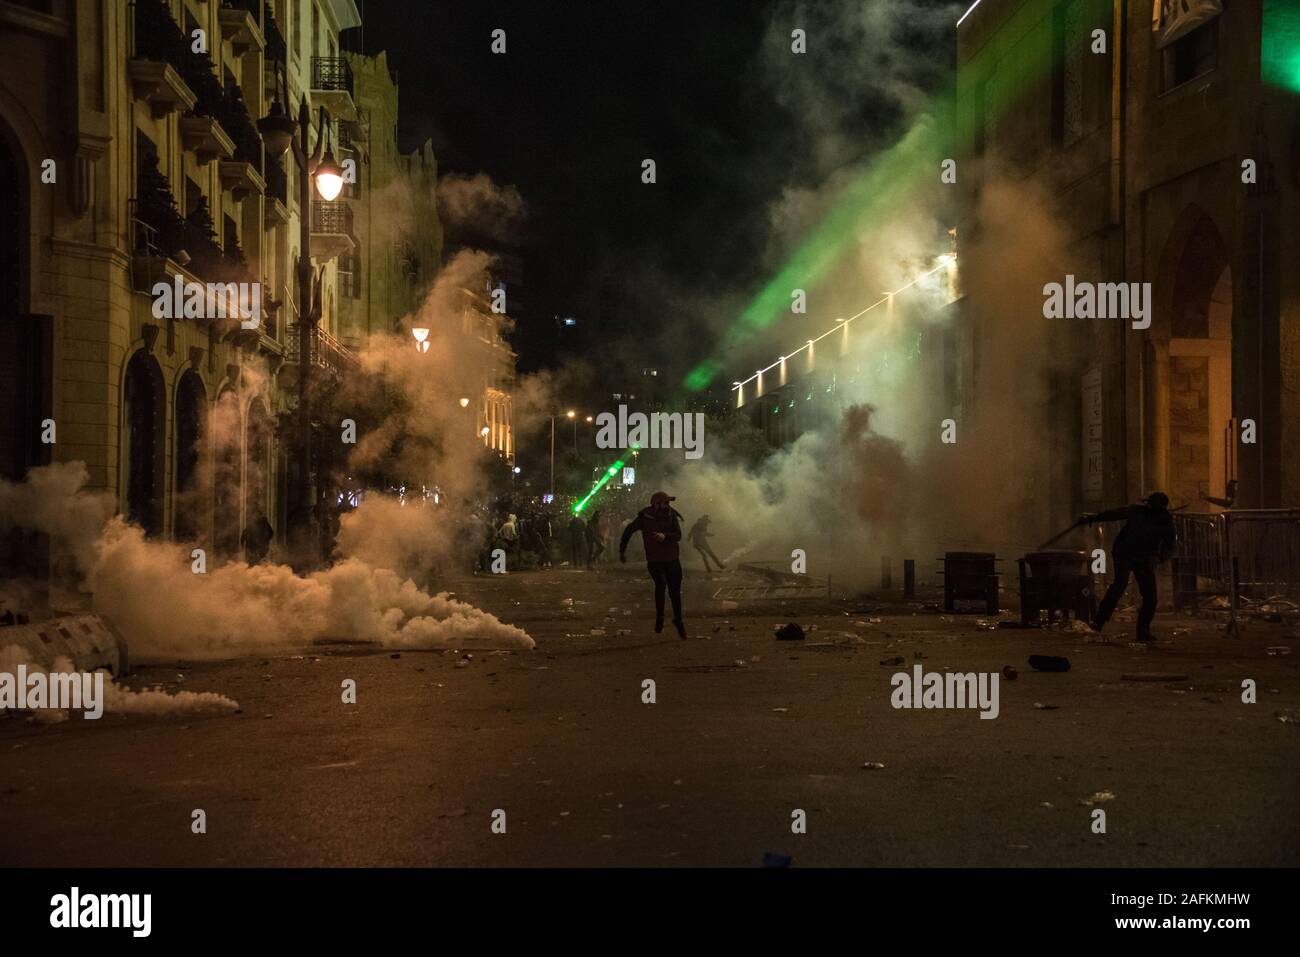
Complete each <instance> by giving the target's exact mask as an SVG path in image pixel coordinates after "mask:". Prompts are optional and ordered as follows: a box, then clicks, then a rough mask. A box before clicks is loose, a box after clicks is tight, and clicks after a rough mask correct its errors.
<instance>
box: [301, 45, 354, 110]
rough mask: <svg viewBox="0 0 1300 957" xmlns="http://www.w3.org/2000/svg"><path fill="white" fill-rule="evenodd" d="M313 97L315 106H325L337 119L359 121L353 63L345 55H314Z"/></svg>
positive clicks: (312, 72)
mask: <svg viewBox="0 0 1300 957" xmlns="http://www.w3.org/2000/svg"><path fill="white" fill-rule="evenodd" d="M311 98H312V104H313V105H314V106H324V107H325V108H326V109H327V110H329V112H330V115H331V116H333V117H335V118H336V119H341V120H344V121H346V122H348V123H355V122H357V104H356V101H355V100H354V99H353V81H352V65H351V64H350V63H348V61H347V60H346V59H344V58H343V57H338V56H314V57H312V58H311Z"/></svg>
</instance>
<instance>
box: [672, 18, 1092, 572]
mask: <svg viewBox="0 0 1300 957" xmlns="http://www.w3.org/2000/svg"><path fill="white" fill-rule="evenodd" d="M792 9H797V10H798V11H800V12H802V14H803V15H804V16H805V17H806V18H807V19H808V21H809V23H813V24H818V23H820V24H821V28H820V29H817V28H815V27H809V28H808V29H809V35H810V37H813V38H818V37H820V38H821V42H831V43H834V42H836V41H835V40H834V37H835V36H837V35H839V34H837V33H836V31H837V30H838V31H841V32H842V31H844V30H848V31H850V34H848V35H851V36H853V37H854V39H853V46H854V48H855V49H857V48H858V46H860V45H861V44H862V43H869V44H871V45H873V48H875V49H877V52H878V55H877V56H875V57H865V58H863V57H859V58H858V59H856V60H853V61H851V62H849V63H847V64H846V65H845V66H844V69H847V70H849V71H851V72H852V71H856V72H859V73H862V76H861V77H858V78H856V79H853V80H852V83H853V86H854V88H855V89H859V90H867V91H874V93H872V95H874V96H875V97H876V99H877V100H878V101H880V103H881V104H882V106H881V110H882V112H883V113H884V114H885V115H889V114H890V113H893V114H896V115H897V117H898V122H897V123H896V124H892V125H889V124H887V125H889V126H890V128H892V129H893V131H894V132H893V136H892V138H891V139H889V140H885V139H880V138H877V139H876V140H875V141H874V142H873V143H871V146H870V152H869V154H868V155H865V156H863V155H861V153H860V151H861V149H862V148H863V144H864V135H866V134H864V133H863V130H862V129H861V126H860V125H855V114H854V112H853V111H852V110H846V108H845V106H844V103H843V102H842V98H841V99H839V100H837V90H839V89H840V87H841V84H843V83H849V82H850V80H847V79H843V78H841V77H839V76H837V75H835V73H834V71H830V72H826V71H818V70H809V69H805V68H804V67H803V64H801V63H800V64H798V65H797V67H796V66H795V65H793V64H794V61H797V60H798V58H794V59H793V60H792V58H791V57H790V55H789V49H788V44H789V23H791V22H794V21H792V20H790V19H789V18H788V17H785V18H783V17H775V18H774V20H773V27H772V33H771V35H770V36H769V39H768V42H767V44H766V45H765V49H766V50H767V55H766V56H765V58H764V60H763V66H762V71H761V72H762V74H763V75H764V76H766V77H768V78H769V82H770V83H771V84H772V86H773V88H775V89H778V90H780V91H781V92H780V94H779V99H780V101H781V102H782V103H783V105H785V106H786V107H787V108H788V110H789V112H790V114H791V115H792V116H793V117H796V118H798V121H799V122H801V123H803V124H804V132H805V134H806V136H807V138H808V142H809V153H810V156H811V157H812V158H813V161H814V166H815V168H817V169H818V170H819V171H820V172H821V173H822V174H823V175H822V178H821V179H820V180H819V182H818V184H817V185H815V186H810V185H807V184H806V183H804V182H797V183H791V184H790V185H789V186H787V187H786V188H785V189H784V190H782V191H781V192H780V194H779V195H778V196H777V197H776V198H775V199H774V200H773V201H772V202H771V203H770V205H769V208H768V213H769V215H768V222H769V225H770V229H771V236H770V242H769V248H770V250H771V253H770V259H771V264H772V269H773V272H776V271H777V270H778V268H779V267H780V265H781V264H782V263H783V262H788V261H790V257H791V256H792V255H795V254H796V253H797V252H798V250H799V246H800V244H801V243H803V242H806V240H807V237H808V236H809V234H810V233H815V231H816V229H817V227H818V225H819V224H820V223H823V222H825V221H826V219H827V218H828V217H830V216H836V217H839V218H840V219H842V220H845V221H847V222H848V223H849V227H848V228H846V229H844V230H843V231H842V241H840V242H837V243H836V244H835V245H834V246H833V247H832V248H831V249H830V250H829V251H823V250H818V251H817V255H816V256H815V257H812V258H811V259H810V260H809V261H811V262H813V263H815V264H817V265H818V267H819V268H820V272H819V273H818V274H816V275H810V276H809V277H808V279H809V281H807V282H792V283H790V285H791V286H792V288H791V289H788V290H785V289H783V290H782V295H783V296H784V301H783V304H784V310H783V311H774V312H773V315H772V317H771V321H770V323H769V324H768V325H766V326H765V327H764V328H762V329H761V330H758V331H756V332H755V333H754V334H751V335H749V336H747V337H746V339H745V341H743V342H742V343H740V345H739V346H738V347H737V348H736V350H735V351H732V352H728V353H727V355H726V356H725V357H724V359H723V363H724V366H725V369H726V372H727V375H726V380H727V381H728V382H730V381H731V380H733V379H734V380H741V379H746V378H748V377H749V376H750V375H751V374H752V370H753V369H757V368H763V367H766V366H767V365H769V364H770V363H772V362H773V361H774V360H775V359H777V358H778V357H779V356H781V355H788V354H789V353H790V352H791V351H792V350H794V349H797V348H799V347H800V346H802V345H803V344H804V343H805V342H806V341H807V340H808V339H810V338H814V337H816V336H818V335H820V334H821V333H823V332H825V331H826V330H827V329H828V328H831V327H833V326H835V321H836V319H837V318H843V317H847V316H851V315H854V314H856V313H857V312H859V311H860V310H861V309H863V308H864V307H865V306H868V305H870V304H871V303H874V302H876V301H877V300H879V299H881V298H882V296H883V295H884V294H885V293H886V292H887V291H889V290H893V289H897V288H899V287H901V286H903V285H904V284H906V283H908V282H910V281H911V280H912V279H913V278H915V277H916V276H918V275H919V274H921V273H924V272H927V271H929V270H931V269H934V268H935V266H936V265H938V264H940V263H941V262H942V260H941V259H940V258H939V257H940V256H941V255H942V254H944V253H946V252H947V251H948V242H949V239H948V235H947V229H948V228H949V227H951V226H953V225H955V223H956V220H957V213H958V204H959V203H960V202H961V201H962V199H969V197H970V196H971V194H972V191H971V185H972V184H974V183H977V182H979V183H981V188H980V189H979V191H978V199H977V202H976V204H975V207H974V208H973V209H971V210H969V212H970V213H971V214H972V217H973V220H974V221H977V222H979V224H980V229H979V230H978V232H977V234H975V235H970V236H961V237H959V238H960V247H959V253H960V254H961V259H960V260H959V262H958V263H957V270H958V271H959V279H957V276H953V277H949V276H947V275H946V273H947V270H945V269H940V270H939V271H938V272H936V273H935V274H934V276H932V277H930V278H928V279H926V280H922V281H921V282H920V283H918V284H917V285H916V286H914V287H912V288H911V289H909V290H908V291H907V292H905V293H902V294H900V295H898V296H897V297H895V299H894V301H893V302H892V303H890V304H887V305H882V306H880V307H878V308H876V309H875V310H874V311H872V312H870V313H869V314H867V315H865V316H863V317H862V318H861V319H858V320H856V321H855V322H853V324H852V326H851V329H850V331H849V333H848V339H847V347H846V348H847V353H846V354H844V355H841V350H842V349H843V348H845V346H844V341H845V340H844V339H843V338H842V337H841V335H840V334H839V333H836V334H833V335H831V336H828V337H826V338H825V339H822V340H821V341H820V342H818V343H817V346H816V357H817V363H816V368H817V373H816V375H814V376H811V377H806V376H804V370H805V368H806V365H805V364H806V362H807V352H802V353H799V354H798V355H797V356H795V357H793V358H791V359H789V360H788V361H787V363H786V365H787V369H786V374H787V376H788V379H789V381H790V382H792V383H796V387H795V388H793V389H790V390H788V391H787V392H786V393H785V399H783V401H786V400H788V399H789V398H791V397H793V398H794V399H795V400H796V401H797V403H798V404H802V403H804V402H806V401H809V400H808V396H809V395H810V393H812V391H813V389H814V388H816V389H818V390H819V393H818V394H817V395H813V396H812V400H813V401H812V405H813V407H814V408H818V407H819V408H820V410H821V411H820V417H819V418H818V419H817V420H816V421H817V424H815V425H814V426H812V427H811V428H807V430H806V431H804V432H803V434H801V435H800V436H799V437H798V438H797V439H795V440H794V441H792V442H788V443H787V444H785V445H784V446H783V447H781V448H780V449H777V450H775V451H773V452H771V454H769V455H766V456H763V457H755V456H753V455H742V454H736V452H735V451H734V449H736V448H752V445H753V443H752V441H748V440H746V439H744V438H743V437H742V436H741V435H740V433H743V432H745V431H746V430H747V429H749V426H748V425H747V419H748V415H747V410H741V411H740V412H739V413H736V414H733V415H731V416H729V417H728V418H726V419H724V420H722V421H717V422H711V423H710V429H711V432H710V434H709V438H708V440H707V442H706V454H705V457H704V459H703V460H702V461H699V462H689V463H681V464H679V465H674V466H673V468H674V469H675V471H674V472H673V473H672V474H671V477H670V478H668V479H666V482H668V483H671V487H672V491H673V492H674V494H676V495H678V497H679V499H678V502H677V503H676V504H677V505H678V506H680V508H681V510H682V511H683V512H684V513H686V517H687V522H688V525H689V523H690V522H693V521H694V519H695V518H696V517H697V516H698V515H700V514H702V513H708V514H709V515H710V516H711V518H712V519H713V523H712V529H713V532H714V534H715V536H716V538H715V542H716V543H717V545H716V546H715V547H717V548H718V551H719V554H721V555H723V556H724V558H725V557H726V556H727V554H728V552H730V553H731V558H732V559H736V558H740V559H742V560H768V561H775V562H778V563H788V562H789V561H790V553H791V550H792V549H794V548H803V549H804V550H805V551H806V552H807V554H808V571H809V573H810V574H814V575H825V574H828V573H829V574H831V575H833V576H834V577H835V579H836V580H837V581H841V582H845V583H851V584H858V585H867V584H869V583H872V582H873V581H875V580H877V579H876V574H877V569H878V567H879V566H878V564H877V561H876V559H877V557H878V556H881V555H887V556H890V557H892V558H893V559H894V561H895V562H898V561H900V560H901V559H902V558H904V557H911V558H916V559H918V560H919V561H920V562H921V567H922V568H923V569H928V568H929V567H931V566H930V564H929V563H930V561H931V560H932V559H935V558H937V557H938V556H940V555H941V554H942V552H943V551H944V550H945V549H965V548H979V549H987V550H994V551H997V552H998V553H999V554H1002V555H1004V556H1008V557H1009V556H1011V555H1012V554H1020V553H1022V552H1023V551H1024V550H1026V549H1028V548H1032V547H1033V544H1034V543H1035V542H1037V541H1040V540H1041V539H1043V538H1046V537H1047V536H1048V535H1049V534H1050V533H1051V532H1052V531H1055V530H1056V527H1057V526H1059V525H1063V524H1066V523H1067V522H1068V519H1069V517H1070V516H1069V515H1068V512H1067V511H1065V510H1066V509H1068V507H1069V502H1068V496H1061V498H1062V499H1063V500H1064V501H1060V502H1057V503H1056V504H1055V505H1053V504H1052V503H1051V502H1050V495H1045V494H1044V492H1045V491H1047V490H1050V488H1051V483H1052V482H1053V481H1055V480H1060V481H1061V482H1062V486H1061V487H1063V488H1068V487H1069V485H1068V483H1066V481H1065V480H1066V479H1068V476H1060V475H1057V474H1056V473H1055V472H1053V471H1052V468H1053V467H1052V465H1051V463H1052V461H1053V457H1054V456H1055V457H1056V460H1057V461H1060V460H1061V457H1062V455H1063V454H1064V453H1062V451H1061V450H1062V449H1063V448H1064V449H1065V450H1066V452H1067V453H1068V445H1067V443H1069V442H1071V441H1077V437H1071V436H1052V435H1050V434H1048V433H1047V431H1046V429H1047V415H1046V411H1047V404H1048V402H1049V400H1052V399H1053V395H1052V392H1051V389H1050V383H1051V381H1052V377H1053V375H1054V374H1055V373H1057V372H1060V371H1064V370H1058V369H1055V368H1054V367H1053V365H1052V362H1053V360H1052V359H1051V357H1052V356H1053V355H1054V354H1058V353H1059V351H1060V350H1057V349H1054V348H1052V347H1051V344H1050V343H1049V342H1048V341H1047V340H1048V337H1049V336H1057V335H1067V334H1070V335H1073V334H1079V332H1078V331H1072V330H1068V329H1066V328H1065V327H1064V326H1062V325H1061V324H1059V323H1057V324H1051V323H1050V322H1049V321H1048V320H1045V319H1044V318H1043V317H1042V310H1041V306H1042V292H1041V290H1042V286H1043V283H1044V282H1046V281H1050V280H1051V279H1052V278H1059V277H1060V276H1061V275H1062V274H1063V266H1062V263H1063V262H1064V261H1065V259H1066V254H1065V249H1066V243H1065V240H1064V238H1063V232H1062V230H1061V229H1060V227H1059V225H1058V222H1057V218H1056V214H1055V213H1054V211H1053V210H1052V209H1051V207H1050V205H1049V204H1048V202H1047V201H1046V200H1044V199H1043V198H1041V197H1037V196H1035V194H1034V190H1033V188H1032V187H1031V186H1028V185H1026V184H1025V183H1023V182H1019V181H1016V182H1014V183H1012V182H1010V180H1006V181H1004V180H1003V179H1001V178H1000V177H999V175H998V171H996V170H976V169H972V168H970V166H969V165H967V166H966V167H965V168H963V170H962V171H961V175H960V177H959V182H960V183H961V184H962V185H960V186H958V185H949V184H944V183H942V182H941V180H940V176H939V174H940V169H941V165H940V164H941V162H942V161H943V159H945V158H947V157H950V156H952V155H953V152H952V150H953V149H954V147H953V145H952V144H951V142H950V140H949V139H948V137H949V131H950V129H951V126H952V119H951V117H950V116H948V115H947V113H946V110H947V108H948V105H947V103H946V102H945V101H944V100H943V99H942V98H938V97H932V96H931V94H932V93H933V90H934V87H935V85H936V84H937V81H938V78H939V76H940V75H941V74H942V73H943V70H942V65H941V64H940V65H939V66H935V65H934V64H928V65H927V64H924V63H918V58H917V57H916V54H915V50H914V49H910V50H908V51H904V50H902V49H901V48H899V49H895V46H894V45H895V44H898V43H899V42H900V41H901V40H902V39H903V38H905V37H911V38H914V37H915V35H916V34H917V32H918V31H920V32H922V33H923V32H925V31H927V30H929V31H930V32H934V31H936V30H942V31H944V32H945V35H946V33H947V32H948V31H950V30H951V25H952V23H953V22H955V18H952V17H950V14H951V13H952V9H946V8H941V7H940V8H936V7H935V6H934V5H923V4H912V3H901V4H847V3H844V4H824V5H823V4H816V5H806V6H801V5H796V6H795V8H792ZM953 9H955V8H953ZM957 14H958V15H960V10H957ZM828 26H834V29H831V30H829V31H828V29H827V28H828ZM828 32H829V33H830V34H831V38H830V39H828V38H827V33H828ZM837 62H838V61H837ZM868 138H869V137H868ZM855 150H858V151H859V153H858V154H857V155H856V156H855V152H854V151H855ZM882 171H888V173H889V174H890V175H889V176H888V177H884V176H882V175H881V172H882ZM864 183H865V184H867V185H868V186H869V188H868V189H865V190H864V188H863V184H864ZM959 190H961V191H962V192H958V191H959ZM855 197H857V198H858V199H857V202H858V203H859V205H858V206H856V207H855V206H853V205H851V204H852V203H853V202H854V201H855ZM972 232H974V231H972ZM950 278H951V279H954V280H957V281H956V283H955V284H956V285H959V286H960V292H961V293H962V294H963V295H964V297H965V298H964V299H963V300H962V301H960V302H959V303H956V304H955V305H949V302H950V300H951V298H952V296H953V295H954V294H956V292H957V291H958V290H957V289H955V288H953V286H952V285H950V283H949V280H950ZM793 288H803V289H804V290H805V292H806V294H807V302H808V311H807V314H806V315H798V314H792V313H791V312H790V311H789V306H790V303H791V296H792V294H793ZM737 315H738V310H732V311H730V312H728V313H727V314H726V315H725V316H724V317H722V318H723V319H724V320H726V321H729V322H733V323H734V319H735V317H736V316H737ZM959 315H960V322H959V321H958V316H959ZM713 323H714V326H715V328H717V327H718V326H719V324H720V322H719V319H718V318H717V317H716V316H715V317H714V319H713ZM722 324H723V325H725V323H722ZM961 337H970V339H972V340H974V342H973V343H971V345H973V349H970V348H968V349H966V350H962V349H956V348H955V346H954V344H955V343H956V342H958V341H960V340H961ZM724 341H725V340H724ZM949 350H952V351H954V352H956V353H957V354H958V355H960V354H962V352H963V351H966V352H970V351H973V352H974V353H975V354H976V355H977V359H976V361H975V362H974V364H973V365H971V366H965V367H954V368H951V369H949V370H948V371H947V377H948V378H949V379H953V378H955V380H956V389H955V390H953V389H951V388H949V387H948V386H947V385H945V372H944V362H945V360H946V358H947V357H946V355H945V353H947V352H948V351H949ZM832 368H833V369H834V381H833V388H832V390H831V391H830V392H829V393H827V392H825V391H822V390H825V389H826V387H827V386H828V385H831V373H830V370H831V369H832ZM779 376H780V369H779V367H777V368H773V369H771V370H770V371H769V372H768V373H767V374H766V375H765V376H764V389H765V391H771V390H773V389H774V388H775V385H776V384H777V382H778V380H779ZM805 386H806V388H805ZM715 388H716V386H715ZM729 394H730V403H731V404H732V405H734V402H735V393H734V392H731V393H729ZM1066 398H1067V399H1068V398H1069V397H1068V396H1067V397H1066ZM745 399H746V403H747V407H748V408H750V409H752V408H753V403H754V402H759V403H761V402H762V401H764V400H763V399H762V398H759V399H755V398H754V383H753V382H751V383H749V385H747V386H746V395H745ZM769 401H771V400H769ZM1075 401H1077V397H1076V398H1075ZM828 407H829V408H831V409H833V410H834V411H833V412H832V413H831V414H829V415H828V414H826V412H825V410H826V409H827V408H828ZM767 411H770V410H767ZM781 411H782V412H784V413H787V414H789V413H790V412H791V411H792V410H789V409H785V408H783V409H782V410H781ZM949 418H951V419H953V420H954V421H955V423H956V442H955V444H944V443H941V442H940V432H941V422H942V421H943V420H945V419H949ZM805 427H806V426H805ZM728 433H731V434H728ZM1065 460H1066V461H1068V454H1067V455H1066V456H1065ZM922 574H923V576H924V571H923V573H922Z"/></svg>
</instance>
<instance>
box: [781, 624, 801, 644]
mask: <svg viewBox="0 0 1300 957" xmlns="http://www.w3.org/2000/svg"><path fill="white" fill-rule="evenodd" d="M776 640H777V641H803V640H804V631H803V629H802V628H800V627H799V626H798V625H796V624H795V623H794V622H790V623H789V624H786V625H783V626H781V627H780V628H778V629H776Z"/></svg>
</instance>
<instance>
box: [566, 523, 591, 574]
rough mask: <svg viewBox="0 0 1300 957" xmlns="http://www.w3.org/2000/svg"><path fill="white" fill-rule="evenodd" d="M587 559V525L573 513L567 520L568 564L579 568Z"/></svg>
mask: <svg viewBox="0 0 1300 957" xmlns="http://www.w3.org/2000/svg"><path fill="white" fill-rule="evenodd" d="M586 558H587V523H586V522H584V521H583V520H582V518H581V517H579V515H578V514H577V513H576V512H575V513H574V515H573V518H571V519H569V564H570V565H571V566H572V567H574V568H581V567H582V566H583V563H584V562H585V561H586Z"/></svg>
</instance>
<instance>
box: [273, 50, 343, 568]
mask: <svg viewBox="0 0 1300 957" xmlns="http://www.w3.org/2000/svg"><path fill="white" fill-rule="evenodd" d="M276 73H277V75H278V77H279V79H280V83H281V88H282V91H283V93H284V102H286V103H287V102H288V101H289V88H288V84H287V83H286V82H285V78H284V73H283V72H282V68H281V66H280V65H277V69H276ZM319 128H320V129H319V133H318V134H317V139H316V148H315V149H314V150H313V149H312V148H311V110H310V108H309V107H308V106H307V97H306V96H305V95H304V96H303V98H302V101H301V102H300V104H299V106H298V122H297V124H296V130H295V124H294V121H293V120H292V119H291V118H290V117H289V116H288V114H287V113H286V112H285V109H284V107H283V106H281V101H280V97H279V95H277V96H276V98H275V99H274V100H273V101H272V103H271V107H270V110H269V111H268V113H267V115H266V116H264V117H262V118H261V119H260V120H258V121H257V129H258V131H259V132H260V133H261V134H262V137H263V140H264V142H265V144H266V150H267V153H268V154H269V155H271V156H272V158H274V159H278V158H279V157H281V156H284V155H286V154H288V155H291V156H292V157H293V161H294V163H295V165H296V166H297V169H298V249H299V253H298V442H299V447H298V456H299V460H298V466H297V468H298V475H297V478H298V482H297V501H296V502H295V503H294V508H293V509H292V510H291V512H290V523H289V524H290V528H289V531H290V534H291V535H292V536H293V537H294V539H295V543H297V544H301V545H302V546H303V550H304V552H305V551H306V546H308V545H309V544H310V545H311V548H312V550H311V552H310V555H311V564H313V565H314V564H315V561H316V559H317V558H318V557H319V550H320V537H319V534H318V526H317V523H316V518H315V515H314V507H315V504H316V502H315V488H314V485H313V483H312V474H311V409H310V405H309V397H310V395H311V372H312V367H311V353H312V344H313V340H314V339H315V338H316V329H317V326H318V324H319V323H320V315H321V312H320V298H319V290H315V289H313V282H312V265H311V180H312V179H313V177H316V178H317V186H316V189H317V190H318V191H319V192H320V195H321V197H322V198H323V199H325V200H326V201H332V200H334V199H335V198H336V197H337V196H338V194H339V190H340V189H341V188H342V176H341V174H340V171H339V168H338V164H337V163H336V162H335V161H334V156H333V153H332V152H326V153H325V155H324V158H323V159H322V157H321V149H322V147H323V146H325V145H326V144H325V141H326V138H327V135H328V131H329V114H328V113H327V112H326V110H325V107H323V106H322V107H321V108H320V121H319ZM295 131H296V132H297V134H298V135H297V137H296V138H295V137H294V133H295ZM336 180H337V182H336Z"/></svg>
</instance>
